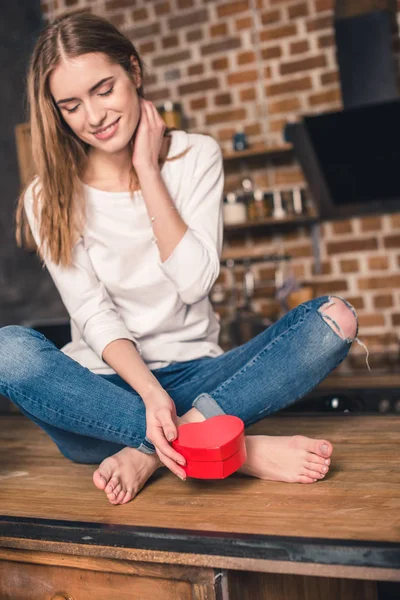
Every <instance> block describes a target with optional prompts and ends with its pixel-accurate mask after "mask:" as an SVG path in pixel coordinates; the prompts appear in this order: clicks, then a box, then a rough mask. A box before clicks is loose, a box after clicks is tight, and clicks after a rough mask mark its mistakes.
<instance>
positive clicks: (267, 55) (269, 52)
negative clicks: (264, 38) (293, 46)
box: [261, 46, 282, 60]
mask: <svg viewBox="0 0 400 600" xmlns="http://www.w3.org/2000/svg"><path fill="white" fill-rule="evenodd" d="M261 56H262V58H263V59H264V60H271V59H273V58H279V57H280V56H282V48H281V47H280V46H271V47H270V48H263V49H262V50H261Z"/></svg>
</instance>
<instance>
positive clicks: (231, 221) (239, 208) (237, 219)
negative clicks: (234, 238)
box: [223, 192, 247, 225]
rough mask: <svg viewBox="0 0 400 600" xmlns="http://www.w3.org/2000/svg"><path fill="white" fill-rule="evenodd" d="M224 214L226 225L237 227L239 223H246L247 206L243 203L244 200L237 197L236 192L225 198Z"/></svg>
mask: <svg viewBox="0 0 400 600" xmlns="http://www.w3.org/2000/svg"><path fill="white" fill-rule="evenodd" d="M223 212H224V223H225V225H235V224H237V223H245V222H246V218H247V214H246V213H247V211H246V205H245V203H244V202H243V199H241V198H239V197H238V196H236V194H235V193H234V192H230V193H229V194H227V196H226V197H225V198H224V205H223Z"/></svg>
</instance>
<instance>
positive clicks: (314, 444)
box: [307, 439, 333, 459]
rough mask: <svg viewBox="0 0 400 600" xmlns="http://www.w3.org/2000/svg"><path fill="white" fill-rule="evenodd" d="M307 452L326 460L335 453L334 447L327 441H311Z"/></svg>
mask: <svg viewBox="0 0 400 600" xmlns="http://www.w3.org/2000/svg"><path fill="white" fill-rule="evenodd" d="M307 450H308V451H309V452H313V453H314V454H316V455H317V456H320V457H321V458H324V459H325V458H329V457H330V456H331V454H332V452H333V446H332V444H331V443H330V442H328V441H327V440H312V439H309V444H308V447H307Z"/></svg>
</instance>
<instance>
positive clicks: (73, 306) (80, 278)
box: [24, 186, 140, 358]
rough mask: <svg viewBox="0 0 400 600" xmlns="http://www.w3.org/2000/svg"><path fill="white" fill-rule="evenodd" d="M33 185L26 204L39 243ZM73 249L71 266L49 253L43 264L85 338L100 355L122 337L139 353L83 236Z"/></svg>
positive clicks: (25, 198) (27, 213) (30, 222)
mask: <svg viewBox="0 0 400 600" xmlns="http://www.w3.org/2000/svg"><path fill="white" fill-rule="evenodd" d="M31 188H32V186H31V187H29V188H28V190H27V192H26V194H25V197H24V206H25V212H26V216H27V220H28V223H29V226H30V228H31V231H32V235H33V238H34V240H35V242H36V244H37V245H38V246H39V241H40V237H39V222H38V221H39V219H36V218H35V215H34V211H33V197H32V192H31ZM39 212H40V211H39ZM72 252H73V260H72V265H71V266H70V267H62V266H60V265H57V264H55V263H54V262H53V261H52V260H51V259H50V258H49V257H48V256H47V255H46V254H45V256H44V263H45V265H46V268H47V270H48V271H49V273H50V275H51V277H52V279H53V282H54V284H55V286H56V288H57V290H58V292H59V294H60V296H61V300H62V301H63V303H64V305H65V307H66V309H67V311H68V313H69V315H70V317H71V320H72V321H73V322H74V323H75V325H76V327H77V328H78V330H79V331H80V333H81V335H82V337H83V339H84V340H85V341H86V343H87V344H88V345H89V346H90V347H91V348H92V349H93V350H94V352H96V354H97V355H98V356H99V357H100V358H102V353H103V350H104V349H105V347H106V346H107V345H108V344H109V343H110V342H112V341H114V340H117V339H121V338H124V339H128V340H131V341H132V342H133V343H134V344H135V345H136V348H137V350H138V351H139V352H140V347H139V344H138V343H137V341H136V340H135V339H134V337H133V336H132V334H131V333H130V331H129V330H128V329H127V328H126V326H125V324H124V322H123V320H122V318H121V316H120V314H119V312H118V310H117V308H116V306H115V305H114V303H113V301H112V300H111V298H110V296H109V295H108V292H107V290H106V288H105V286H104V285H103V283H102V282H101V281H99V279H98V278H97V276H96V273H95V272H94V269H93V267H92V264H91V261H90V257H89V255H88V253H87V251H86V249H85V247H84V241H83V238H80V239H79V240H78V242H77V243H76V244H75V246H74V248H73V251H72Z"/></svg>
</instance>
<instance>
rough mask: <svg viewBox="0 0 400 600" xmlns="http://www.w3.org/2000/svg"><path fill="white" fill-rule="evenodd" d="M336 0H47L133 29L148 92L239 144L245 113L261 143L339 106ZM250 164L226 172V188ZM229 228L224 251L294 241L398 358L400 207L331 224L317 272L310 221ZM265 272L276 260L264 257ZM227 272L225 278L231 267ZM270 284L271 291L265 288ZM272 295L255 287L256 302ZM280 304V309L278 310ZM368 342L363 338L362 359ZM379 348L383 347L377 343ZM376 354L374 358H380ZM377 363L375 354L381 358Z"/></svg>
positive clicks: (321, 283) (276, 172)
mask: <svg viewBox="0 0 400 600" xmlns="http://www.w3.org/2000/svg"><path fill="white" fill-rule="evenodd" d="M333 4H334V2H333V0H303V1H301V0H254V2H252V1H251V0H231V1H226V0H158V1H151V0H136V1H135V0H91V1H90V0H47V1H46V2H43V3H42V5H43V11H44V14H45V16H46V18H47V19H49V20H51V19H53V18H54V17H55V16H57V15H59V14H60V13H63V12H64V11H65V10H69V9H72V8H73V9H75V8H78V7H86V8H88V9H90V10H92V11H93V12H95V13H96V14H100V15H103V16H106V17H107V18H109V19H110V20H111V21H112V22H114V23H115V24H116V25H117V26H118V27H119V28H120V29H121V30H122V31H123V32H124V33H125V34H126V35H127V36H129V37H130V38H131V39H132V41H133V42H134V44H135V45H136V47H137V48H138V50H139V52H140V53H141V55H142V56H143V58H144V61H145V64H146V66H147V77H146V80H145V90H146V95H147V97H148V98H149V99H151V100H152V101H154V102H155V103H156V104H157V103H159V102H161V101H163V100H166V99H171V100H174V101H179V102H181V103H182V105H183V108H184V111H185V113H186V115H188V116H189V117H190V120H189V127H190V130H192V131H199V132H204V133H209V134H211V135H212V136H214V137H215V138H216V139H217V140H218V141H219V142H220V144H221V146H222V147H223V148H227V149H228V148H230V145H231V137H232V135H233V133H234V132H235V126H236V123H238V122H240V123H243V124H244V125H245V130H246V132H247V134H248V137H249V139H250V142H251V143H252V144H254V145H256V144H263V143H264V142H265V141H266V140H267V141H268V142H270V143H280V142H281V141H282V128H283V126H284V124H285V123H286V122H287V121H288V120H289V121H290V120H295V119H297V118H298V117H299V116H300V115H302V114H305V113H307V114H311V113H319V112H326V111H330V110H335V109H339V108H340V107H341V94H340V88H339V83H338V73H337V65H336V59H335V47H334V37H333V30H332V20H333V12H332V9H333ZM257 167H258V168H257V169H255V170H254V171H253V172H252V176H253V178H254V181H255V182H256V183H257V184H258V185H261V186H265V187H274V186H279V185H281V186H284V185H290V184H293V183H298V182H301V181H303V176H302V173H301V170H300V169H299V167H298V165H297V164H296V163H295V162H290V161H289V162H287V161H286V162H285V161H281V160H280V161H278V162H275V163H271V164H270V165H269V168H268V169H265V168H260V165H259V164H258V165H257ZM243 174H244V173H243V172H242V173H239V174H238V173H234V172H231V170H228V171H227V176H226V188H227V190H228V189H235V187H236V186H237V185H238V184H239V183H240V180H241V179H242V178H243ZM244 238H245V236H244V235H243V236H242V237H240V236H239V237H238V236H236V237H235V238H231V237H229V238H228V237H227V239H226V243H225V252H226V253H229V252H238V251H239V252H242V253H244V252H247V251H249V249H250V250H251V249H252V248H254V247H257V248H259V249H262V250H264V251H265V252H270V251H275V250H279V251H282V250H285V251H287V252H289V253H291V254H292V255H293V261H292V265H293V270H294V272H295V274H296V276H297V277H298V278H299V279H300V280H301V281H305V282H307V283H311V284H312V285H313V287H314V290H315V293H316V294H325V293H333V294H340V295H343V296H346V297H347V298H349V299H350V301H352V302H353V304H354V305H355V306H356V308H357V310H358V313H359V318H360V337H361V339H362V340H363V341H364V342H366V343H367V344H368V345H369V347H370V351H371V352H372V353H373V354H374V353H380V352H383V353H386V354H388V353H391V354H392V355H394V356H396V357H397V354H398V339H399V333H400V275H398V274H397V273H398V272H399V271H398V267H399V265H400V215H384V216H379V217H378V216H373V217H366V218H354V219H350V220H348V221H341V222H336V223H325V224H324V225H323V227H322V235H321V238H322V239H321V256H322V264H323V272H322V274H320V275H318V276H317V275H315V274H314V269H313V257H312V248H311V240H310V237H309V232H308V230H306V229H299V230H297V231H294V232H291V233H288V234H286V235H281V236H278V235H275V236H272V237H271V236H270V234H269V233H268V232H267V233H265V232H264V233H263V234H261V235H260V234H259V233H258V234H252V235H251V236H247V239H246V243H244V241H243V240H244ZM255 271H256V274H257V275H258V276H259V277H261V278H263V279H264V278H265V273H268V272H270V271H271V269H270V267H269V266H268V265H264V266H263V265H261V266H257V267H256V268H255ZM220 281H222V282H224V281H227V277H226V273H224V271H223V272H222V273H221V277H220ZM266 291H267V290H266ZM273 304H274V303H273V302H271V301H268V300H266V298H265V297H263V296H262V290H261V293H260V292H258V293H257V300H256V302H255V307H256V308H257V309H259V310H261V311H263V312H264V314H271V306H273ZM272 312H273V310H272ZM359 352H360V353H361V349H358V347H355V348H354V351H353V353H354V355H355V356H354V358H353V363H354V364H357V360H358V357H357V355H358V353H359ZM376 356H378V354H376ZM379 360H380V358H376V360H375V364H376V365H378V364H379ZM372 363H374V358H373V357H372Z"/></svg>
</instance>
